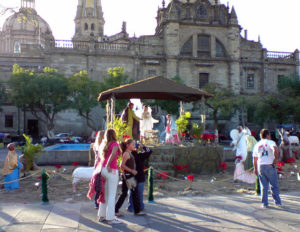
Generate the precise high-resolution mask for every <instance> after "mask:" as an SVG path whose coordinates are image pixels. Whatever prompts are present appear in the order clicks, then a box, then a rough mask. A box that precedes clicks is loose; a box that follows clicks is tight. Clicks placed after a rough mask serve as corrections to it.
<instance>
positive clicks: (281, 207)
mask: <svg viewBox="0 0 300 232" xmlns="http://www.w3.org/2000/svg"><path fill="white" fill-rule="evenodd" d="M275 208H277V209H284V206H283V205H275Z"/></svg>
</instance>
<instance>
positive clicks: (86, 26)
mask: <svg viewBox="0 0 300 232" xmlns="http://www.w3.org/2000/svg"><path fill="white" fill-rule="evenodd" d="M88 29H89V25H88V24H87V23H85V24H84V30H85V31H87V30H88Z"/></svg>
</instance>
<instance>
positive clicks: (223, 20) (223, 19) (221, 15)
mask: <svg viewBox="0 0 300 232" xmlns="http://www.w3.org/2000/svg"><path fill="white" fill-rule="evenodd" d="M225 21H226V19H225V13H224V11H223V10H220V23H221V24H225Z"/></svg>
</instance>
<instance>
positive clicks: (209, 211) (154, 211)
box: [0, 193, 300, 232]
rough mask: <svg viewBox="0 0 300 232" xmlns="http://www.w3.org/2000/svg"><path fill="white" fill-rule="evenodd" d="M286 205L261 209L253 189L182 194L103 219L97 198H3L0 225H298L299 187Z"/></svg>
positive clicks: (177, 231) (180, 228)
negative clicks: (140, 211)
mask: <svg viewBox="0 0 300 232" xmlns="http://www.w3.org/2000/svg"><path fill="white" fill-rule="evenodd" d="M282 199H283V203H284V205H285V207H284V209H277V208H275V207H274V206H273V204H272V203H271V204H270V208H268V209H262V208H261V205H260V203H259V198H258V197H256V196H251V195H227V196H211V197H182V198H164V199H159V200H157V201H156V202H155V203H153V204H146V209H147V210H146V211H147V214H148V215H147V216H145V217H134V216H133V215H132V214H129V213H127V212H126V211H125V208H123V212H124V214H125V217H124V218H122V221H123V222H124V224H121V225H115V226H110V225H108V224H105V223H98V222H97V216H96V210H95V209H94V208H93V204H92V202H75V203H67V202H63V203H53V204H50V205H41V204H38V203H36V204H28V205H27V204H20V203H16V204H1V206H0V231H1V232H2V231H7V232H10V231H12V232H18V231H20V232H27V231H28V232H36V231H42V232H51V231H58V232H60V231H62V232H69V231H72V232H73V231H74V232H75V231H76V232H77V231H78V232H79V231H80V232H85V231H114V232H115V231H164V232H165V231H166V232H168V231H170V232H171V231H172V232H186V231H267V232H271V231H299V228H300V193H290V194H287V195H282Z"/></svg>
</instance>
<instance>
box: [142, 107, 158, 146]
mask: <svg viewBox="0 0 300 232" xmlns="http://www.w3.org/2000/svg"><path fill="white" fill-rule="evenodd" d="M151 111H152V110H151V108H150V107H148V106H146V105H145V106H144V111H143V113H142V120H141V121H140V133H141V140H142V139H143V138H145V132H146V131H151V130H152V129H153V124H154V123H158V122H159V121H158V120H155V119H154V118H152V115H151Z"/></svg>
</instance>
